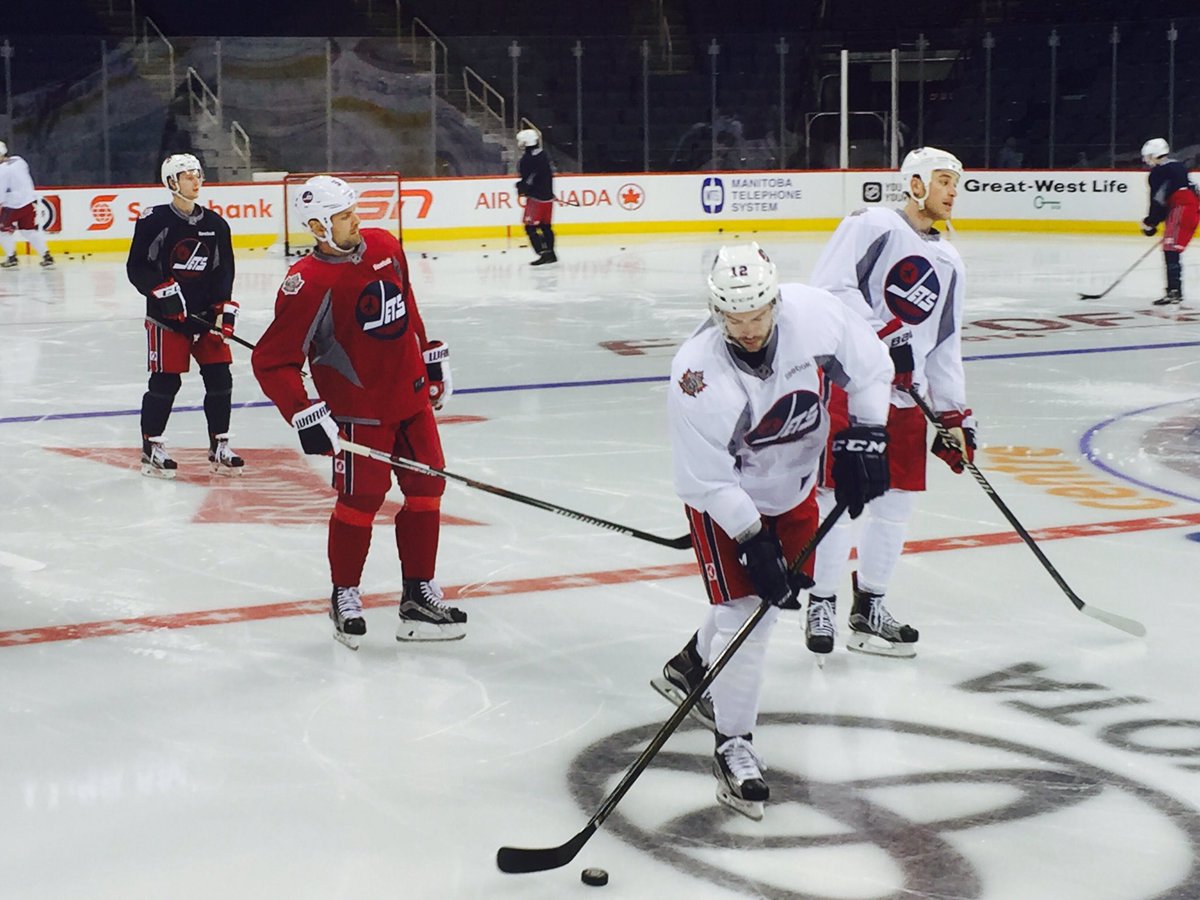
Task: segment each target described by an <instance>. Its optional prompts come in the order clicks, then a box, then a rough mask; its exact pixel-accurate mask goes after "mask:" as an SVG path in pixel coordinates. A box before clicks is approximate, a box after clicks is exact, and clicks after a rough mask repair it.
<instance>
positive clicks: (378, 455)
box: [340, 438, 692, 550]
mask: <svg viewBox="0 0 1200 900" xmlns="http://www.w3.org/2000/svg"><path fill="white" fill-rule="evenodd" d="M340 443H341V445H342V449H343V450H347V451H349V452H350V453H353V454H355V455H356V456H368V457H370V458H371V459H375V460H378V461H379V462H385V463H390V464H391V465H393V466H396V467H397V468H400V469H408V470H409V471H410V472H420V473H421V474H422V475H431V476H434V477H437V478H445V479H446V480H447V481H457V482H458V483H459V484H465V485H467V487H473V488H475V489H476V490H480V491H486V492H487V493H489V494H495V495H496V496H497V497H504V498H505V499H507V500H515V501H516V502H517V503H524V504H525V505H526V506H533V507H536V508H537V509H541V510H545V511H546V512H552V513H557V514H558V515H560V516H566V517H567V518H568V519H574V520H575V521H577V522H583V523H584V524H585V525H595V526H597V527H599V528H606V529H608V530H609V531H615V532H617V533H618V534H623V535H625V536H626V537H631V538H636V539H638V540H639V541H649V542H650V543H651V544H658V545H659V546H660V547H670V548H671V549H672V550H690V549H691V547H692V536H691V534H690V533H689V534H685V535H681V536H680V537H677V538H665V537H659V536H658V535H657V534H650V533H649V532H647V531H641V530H640V529H637V528H631V527H629V526H628V525H619V524H618V523H616V522H610V521H608V520H607V519H600V518H597V517H596V516H590V515H588V514H587V513H582V512H579V511H577V510H574V509H568V508H567V507H565V506H559V505H557V504H555V503H548V502H547V501H545V500H539V499H537V498H536V497H530V496H527V495H525V494H518V493H517V492H516V491H510V490H508V489H507V488H502V487H497V486H496V485H494V484H487V483H485V482H482V481H476V480H475V479H474V478H467V477H466V476H465V475H456V474H455V473H453V472H447V471H446V470H445V469H436V468H434V467H433V466H427V465H425V464H424V463H420V462H416V461H415V460H411V459H405V458H404V457H402V456H392V455H391V454H390V453H384V452H383V451H382V450H376V449H375V448H373V447H365V446H363V445H362V444H356V443H354V442H353V441H348V440H345V439H344V438H343V439H341V440H340Z"/></svg>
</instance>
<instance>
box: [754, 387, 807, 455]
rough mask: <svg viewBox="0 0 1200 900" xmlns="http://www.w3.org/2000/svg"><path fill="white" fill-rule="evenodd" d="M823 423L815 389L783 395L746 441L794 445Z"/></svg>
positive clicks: (764, 444) (760, 445) (760, 443)
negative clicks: (792, 443)
mask: <svg viewBox="0 0 1200 900" xmlns="http://www.w3.org/2000/svg"><path fill="white" fill-rule="evenodd" d="M820 424H821V401H820V399H819V398H818V397H817V395H816V394H814V393H813V392H812V391H796V392H794V393H791V394H788V395H786V396H784V397H780V398H779V399H778V400H776V401H775V404H774V405H773V406H772V407H771V408H770V410H768V411H767V414H766V415H765V416H763V417H762V419H760V420H759V423H758V424H757V425H755V426H754V428H753V429H751V430H750V432H749V433H747V435H746V444H747V445H748V446H751V447H765V446H766V445H768V444H790V443H791V442H792V441H798V440H800V439H801V438H803V437H806V436H807V435H810V434H812V433H813V432H814V431H816V430H817V428H818V427H820Z"/></svg>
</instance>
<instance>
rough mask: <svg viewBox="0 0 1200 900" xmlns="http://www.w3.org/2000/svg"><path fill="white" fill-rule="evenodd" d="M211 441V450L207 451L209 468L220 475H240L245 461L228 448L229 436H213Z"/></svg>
mask: <svg viewBox="0 0 1200 900" xmlns="http://www.w3.org/2000/svg"><path fill="white" fill-rule="evenodd" d="M212 440H213V443H212V449H211V450H209V451H208V464H209V468H211V469H212V471H213V472H215V473H217V474H220V475H241V474H242V470H243V469H244V468H245V466H246V461H245V460H244V459H242V458H241V457H240V456H238V455H237V454H236V453H234V452H233V450H232V449H231V448H230V446H229V434H228V433H226V434H214V435H213V436H212Z"/></svg>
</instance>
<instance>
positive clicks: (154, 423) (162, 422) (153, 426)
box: [142, 372, 183, 440]
mask: <svg viewBox="0 0 1200 900" xmlns="http://www.w3.org/2000/svg"><path fill="white" fill-rule="evenodd" d="M182 383H183V380H182V379H181V378H180V377H179V376H178V375H170V374H167V373H166V372H154V373H152V374H151V375H150V383H149V385H148V390H147V391H146V393H145V394H143V395H142V438H143V440H145V438H148V437H158V436H159V435H160V434H162V433H163V432H164V431H166V430H167V419H169V418H170V417H171V407H172V406H174V405H175V395H176V394H177V393H179V386H180V385H181V384H182Z"/></svg>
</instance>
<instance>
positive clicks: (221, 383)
mask: <svg viewBox="0 0 1200 900" xmlns="http://www.w3.org/2000/svg"><path fill="white" fill-rule="evenodd" d="M200 377H201V378H203V379H204V417H205V418H206V419H208V433H209V434H210V435H213V434H225V433H226V432H228V431H229V410H230V408H231V406H232V405H233V375H232V374H230V372H229V363H209V364H207V365H203V366H201V367H200ZM214 446H215V444H214ZM339 583H340V582H339ZM354 583H355V584H357V583H358V582H354Z"/></svg>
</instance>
